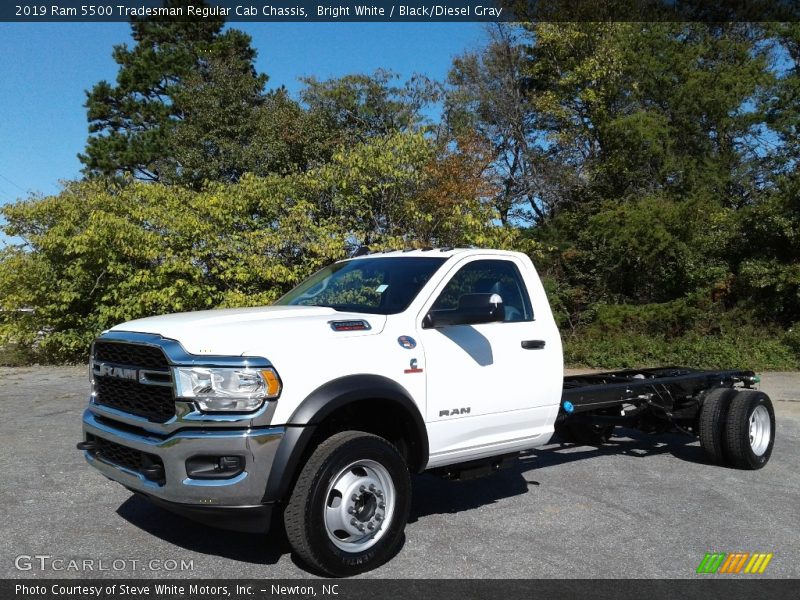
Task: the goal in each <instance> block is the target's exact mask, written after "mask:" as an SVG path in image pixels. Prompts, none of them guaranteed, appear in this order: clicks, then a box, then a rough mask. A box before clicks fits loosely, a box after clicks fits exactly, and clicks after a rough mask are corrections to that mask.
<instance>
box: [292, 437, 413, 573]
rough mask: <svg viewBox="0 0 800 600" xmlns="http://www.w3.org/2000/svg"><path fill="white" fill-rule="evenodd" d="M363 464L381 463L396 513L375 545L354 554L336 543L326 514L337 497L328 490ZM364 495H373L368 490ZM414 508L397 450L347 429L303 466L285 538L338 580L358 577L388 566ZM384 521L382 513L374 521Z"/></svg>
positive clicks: (303, 556) (381, 524)
mask: <svg viewBox="0 0 800 600" xmlns="http://www.w3.org/2000/svg"><path fill="white" fill-rule="evenodd" d="M359 461H366V462H367V463H373V464H374V463H376V464H377V465H379V466H380V467H382V469H383V470H384V471H385V474H387V475H388V476H389V477H390V478H391V483H392V485H393V486H394V501H393V511H392V514H391V517H390V518H388V517H387V519H386V520H385V521H381V522H379V523H378V525H379V527H378V528H377V529H376V534H377V532H378V530H379V529H380V530H382V531H381V533H380V537H379V538H378V539H377V541H374V542H372V543H373V544H374V545H372V546H370V547H368V548H366V549H365V550H359V549H358V547H357V545H356V544H354V545H353V550H352V551H346V550H343V549H342V548H341V547H339V546H337V545H336V544H335V543H334V542H333V541H332V540H331V537H330V536H329V533H328V529H327V526H326V521H325V512H326V510H327V506H328V504H329V502H330V498H331V497H332V496H329V492H330V490H329V487H330V486H332V485H334V484H335V480H336V479H337V477H339V476H341V474H342V473H343V472H347V468H348V467H349V466H350V465H353V464H354V463H358V462H359ZM358 468H359V467H358V466H356V467H355V470H354V472H356V471H357V469H358ZM362 470H363V469H362ZM387 494H388V491H387ZM363 495H364V496H368V495H370V493H369V491H366V492H364V494H363ZM340 496H341V494H340ZM373 499H376V498H375V497H374V496H373V497H371V498H370V499H369V501H370V502H372V500H373ZM372 504H373V507H372V511H373V512H372V514H375V511H376V509H375V505H374V502H373V503H372ZM410 508H411V477H410V475H409V472H408V466H407V465H406V463H405V461H404V460H403V458H402V456H400V454H399V453H398V452H397V450H396V449H395V447H394V446H393V445H392V444H390V443H389V442H388V441H386V440H385V439H383V438H381V437H378V436H376V435H372V434H368V433H364V432H361V431H345V432H342V433H337V434H334V435H332V436H331V437H329V438H328V439H326V440H325V441H324V442H322V443H321V444H320V445H319V446H318V447H317V449H316V450H315V451H314V453H313V454H312V455H311V456H310V457H309V459H308V461H307V462H306V464H305V465H304V466H303V469H302V471H301V472H300V476H299V477H298V479H297V483H296V484H295V486H294V490H293V491H292V495H291V497H290V499H289V502H288V504H287V506H286V511H285V513H284V524H285V526H286V536H287V538H288V539H289V543H290V544H291V546H292V549H293V550H294V551H295V553H296V554H297V556H298V557H299V558H300V559H301V560H302V561H303V562H305V563H306V564H308V565H309V566H311V567H312V568H315V569H317V570H319V571H321V572H323V573H325V574H327V575H332V576H334V577H347V576H350V575H356V574H358V573H362V572H364V571H369V570H370V569H374V568H375V567H378V566H379V565H381V564H383V563H384V562H386V561H387V560H388V559H390V558H391V557H392V556H393V555H394V553H395V552H396V551H397V550H398V549H399V548H400V545H401V544H402V541H403V531H404V529H405V526H406V521H407V520H408V513H409V510H410ZM351 514H352V513H351ZM380 517H381V515H380V514H377V516H376V517H375V518H380ZM364 523H366V522H360V523H359V525H362V526H363V524H364ZM367 524H368V523H367ZM372 537H374V535H373V536H372ZM340 543H341V544H344V543H345V542H340Z"/></svg>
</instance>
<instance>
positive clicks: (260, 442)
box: [83, 408, 284, 507]
mask: <svg viewBox="0 0 800 600" xmlns="http://www.w3.org/2000/svg"><path fill="white" fill-rule="evenodd" d="M98 416H99V415H97V414H95V412H93V410H92V409H91V408H88V409H86V411H85V412H84V413H83V431H84V439H86V434H91V435H92V436H95V437H99V438H103V439H105V440H109V441H111V442H114V443H116V444H119V445H120V446H125V447H126V448H131V449H133V450H136V451H139V452H146V453H148V454H154V455H156V456H158V457H159V458H160V459H161V460H162V462H163V463H164V474H165V477H164V483H163V484H159V483H156V482H155V481H152V480H150V479H148V478H146V477H145V476H144V475H142V474H141V473H139V472H136V471H133V470H131V469H128V468H125V467H124V466H121V465H118V464H114V463H112V462H108V461H106V460H104V459H103V458H102V457H100V456H96V455H95V454H94V453H93V452H91V451H84V456H85V458H86V460H87V461H88V462H89V464H91V465H92V466H93V467H95V468H96V469H97V470H98V471H100V472H101V473H102V474H103V475H105V476H106V477H108V478H109V479H112V480H114V481H116V482H118V483H121V484H122V485H124V486H126V487H128V488H130V489H132V490H134V491H137V492H141V493H143V494H145V495H147V496H149V497H151V498H154V499H158V500H162V501H165V502H169V503H178V504H186V505H196V506H198V507H200V506H208V507H213V506H219V507H252V506H257V505H260V504H262V501H263V498H264V492H265V490H266V487H267V479H268V477H269V474H270V469H271V467H272V462H273V459H274V458H275V453H276V451H277V449H278V446H279V444H280V442H281V439H282V438H283V435H284V428H283V427H269V428H257V429H252V428H247V429H206V430H191V429H189V430H182V431H178V432H175V433H171V434H167V435H158V434H155V433H151V432H148V431H146V430H144V429H140V428H131V427H130V426H127V425H126V424H124V423H120V424H119V425H120V427H115V426H114V421H113V420H110V419H108V418H103V417H101V418H98ZM230 425H233V424H232V423H231V424H230ZM196 455H214V456H217V455H220V456H222V455H240V456H244V457H245V468H244V471H243V472H242V473H241V474H239V475H237V476H236V477H233V478H231V479H192V478H190V477H189V476H188V475H187V473H186V459H188V458H190V457H192V456H196Z"/></svg>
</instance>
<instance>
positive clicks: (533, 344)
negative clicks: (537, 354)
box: [522, 340, 545, 350]
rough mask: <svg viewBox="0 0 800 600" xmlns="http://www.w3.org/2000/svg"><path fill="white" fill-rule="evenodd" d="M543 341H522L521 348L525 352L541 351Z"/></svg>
mask: <svg viewBox="0 0 800 600" xmlns="http://www.w3.org/2000/svg"><path fill="white" fill-rule="evenodd" d="M544 344H545V341H544V340H522V347H523V348H525V350H541V349H542V348H544Z"/></svg>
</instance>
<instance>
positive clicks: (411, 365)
mask: <svg viewBox="0 0 800 600" xmlns="http://www.w3.org/2000/svg"><path fill="white" fill-rule="evenodd" d="M403 373H406V374H408V373H422V369H420V368H419V366H417V359H416V358H412V359H411V360H410V361H409V362H408V368H407V369H406V370H405V371H403Z"/></svg>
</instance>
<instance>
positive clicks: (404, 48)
mask: <svg viewBox="0 0 800 600" xmlns="http://www.w3.org/2000/svg"><path fill="white" fill-rule="evenodd" d="M233 26H234V27H237V28H240V29H243V30H245V31H247V32H248V33H249V34H250V35H251V36H252V37H253V46H254V47H255V48H256V49H257V50H258V60H257V68H258V70H259V71H260V72H263V73H266V74H267V75H269V76H270V81H269V83H268V86H269V87H278V86H280V85H285V86H286V87H287V88H288V89H289V90H290V91H291V92H293V93H296V92H297V90H298V89H299V87H300V84H299V82H298V77H302V76H308V75H314V76H316V77H318V78H323V79H324V78H328V77H336V76H339V75H344V74H346V73H355V72H371V71H374V70H375V69H377V68H379V67H383V68H388V69H392V70H394V71H396V72H398V73H399V74H400V75H401V76H403V77H407V76H409V75H411V74H412V73H424V74H426V75H428V76H429V77H432V78H436V79H441V78H444V76H445V75H446V73H447V70H448V68H449V66H450V63H451V61H452V58H453V57H454V56H456V55H458V54H460V53H461V52H463V51H464V50H466V49H470V48H475V47H477V46H479V45H480V44H481V43H482V41H483V40H484V39H485V30H484V28H483V26H482V25H480V24H478V23H307V24H300V23H286V24H275V23H235V24H233ZM123 42H127V43H130V42H131V38H130V27H129V26H128V25H127V24H126V23H13V24H12V23H2V24H0V204H4V203H6V202H9V201H13V200H14V199H16V198H19V197H25V196H27V195H28V194H29V193H31V192H34V193H42V194H51V193H55V192H57V191H58V189H59V185H58V181H59V180H60V179H71V178H76V177H78V176H79V172H80V168H81V165H80V163H79V161H78V159H77V157H76V155H77V154H78V152H80V151H82V150H83V147H84V144H85V141H86V135H87V128H86V113H85V110H84V108H83V103H84V100H85V95H84V90H86V89H88V88H90V87H91V86H92V85H93V84H94V83H96V82H97V81H99V80H101V79H107V80H109V81H113V80H114V78H115V76H116V72H117V65H116V63H114V61H113V60H112V59H111V50H112V46H113V45H114V44H118V43H123ZM1 242H2V235H0V243H1ZM0 245H1V244H0Z"/></svg>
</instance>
